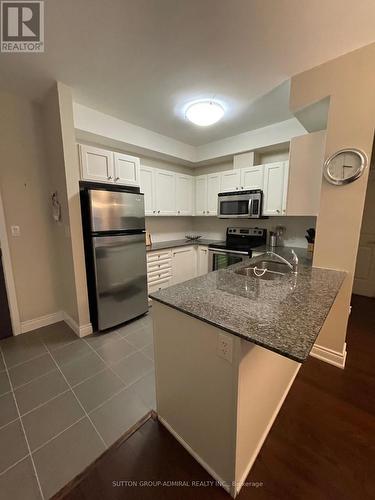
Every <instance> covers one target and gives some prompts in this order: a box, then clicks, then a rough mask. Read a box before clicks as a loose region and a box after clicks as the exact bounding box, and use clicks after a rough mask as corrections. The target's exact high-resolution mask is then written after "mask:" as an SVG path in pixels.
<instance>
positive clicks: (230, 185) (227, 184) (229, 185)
mask: <svg viewBox="0 0 375 500" xmlns="http://www.w3.org/2000/svg"><path fill="white" fill-rule="evenodd" d="M220 177H221V182H220V191H221V192H222V193H225V192H228V191H238V190H239V189H240V186H241V170H239V169H238V170H227V171H226V172H221V176H220Z"/></svg>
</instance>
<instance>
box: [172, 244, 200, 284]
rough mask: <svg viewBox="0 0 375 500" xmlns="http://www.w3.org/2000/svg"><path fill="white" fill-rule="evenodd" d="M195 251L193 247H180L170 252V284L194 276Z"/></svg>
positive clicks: (195, 264)
mask: <svg viewBox="0 0 375 500" xmlns="http://www.w3.org/2000/svg"><path fill="white" fill-rule="evenodd" d="M196 268H197V259H196V250H195V248H194V247H180V248H175V249H174V250H173V251H172V283H173V284H174V285H175V284H176V283H181V282H182V281H187V280H190V279H192V278H194V277H195V276H196V271H197V269H196Z"/></svg>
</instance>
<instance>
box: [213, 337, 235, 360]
mask: <svg viewBox="0 0 375 500" xmlns="http://www.w3.org/2000/svg"><path fill="white" fill-rule="evenodd" d="M217 355H218V356H219V357H220V358H223V359H226V360H227V361H229V363H232V357H233V339H232V337H231V336H229V335H225V334H224V333H220V334H219V335H218V337H217Z"/></svg>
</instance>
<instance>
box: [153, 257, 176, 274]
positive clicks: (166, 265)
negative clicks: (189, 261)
mask: <svg viewBox="0 0 375 500" xmlns="http://www.w3.org/2000/svg"><path fill="white" fill-rule="evenodd" d="M171 266H172V261H171V259H165V260H159V261H157V262H150V263H148V264H147V273H152V272H153V271H162V270H163V269H170V268H171Z"/></svg>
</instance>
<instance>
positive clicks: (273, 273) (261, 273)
mask: <svg viewBox="0 0 375 500" xmlns="http://www.w3.org/2000/svg"><path fill="white" fill-rule="evenodd" d="M292 254H293V260H292V263H290V262H288V261H287V260H286V259H284V258H283V257H281V256H280V255H278V254H275V253H273V252H267V253H265V254H264V255H262V256H260V258H259V260H257V261H256V262H254V263H252V265H251V266H247V267H241V268H240V269H236V270H235V271H234V272H235V273H236V274H239V275H241V276H246V277H247V278H255V279H261V280H267V281H271V280H275V279H280V278H283V277H287V276H290V275H293V274H296V273H297V265H298V258H297V256H296V254H295V253H294V252H293V251H292ZM271 256H272V257H276V258H277V259H279V261H278V262H277V261H275V260H271V259H270V258H267V257H271Z"/></svg>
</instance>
